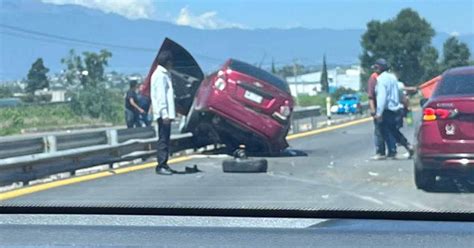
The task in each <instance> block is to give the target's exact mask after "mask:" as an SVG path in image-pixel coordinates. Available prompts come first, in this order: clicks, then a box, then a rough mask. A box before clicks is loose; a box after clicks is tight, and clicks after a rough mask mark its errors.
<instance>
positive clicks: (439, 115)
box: [423, 108, 458, 121]
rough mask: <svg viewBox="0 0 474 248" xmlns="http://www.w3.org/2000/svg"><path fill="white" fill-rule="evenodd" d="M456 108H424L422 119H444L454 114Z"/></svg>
mask: <svg viewBox="0 0 474 248" xmlns="http://www.w3.org/2000/svg"><path fill="white" fill-rule="evenodd" d="M457 113H458V112H457V110H456V109H454V110H448V109H434V108H426V109H424V110H423V120H424V121H434V120H437V119H439V120H445V119H449V118H452V117H454V116H456V114H457Z"/></svg>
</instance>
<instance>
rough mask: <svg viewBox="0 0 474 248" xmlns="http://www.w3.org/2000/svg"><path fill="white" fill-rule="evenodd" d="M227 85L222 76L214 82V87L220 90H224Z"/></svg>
mask: <svg viewBox="0 0 474 248" xmlns="http://www.w3.org/2000/svg"><path fill="white" fill-rule="evenodd" d="M225 86H226V82H225V80H224V79H222V78H218V79H217V80H216V81H215V82H214V87H215V88H216V89H218V90H220V91H223V90H224V89H225Z"/></svg>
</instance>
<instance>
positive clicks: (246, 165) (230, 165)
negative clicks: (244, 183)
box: [222, 158, 268, 173]
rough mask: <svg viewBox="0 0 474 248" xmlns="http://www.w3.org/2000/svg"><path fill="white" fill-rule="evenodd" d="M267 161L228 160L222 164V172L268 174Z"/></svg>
mask: <svg viewBox="0 0 474 248" xmlns="http://www.w3.org/2000/svg"><path fill="white" fill-rule="evenodd" d="M267 169H268V162H267V160H266V159H239V158H237V159H228V160H224V162H222V170H223V171H224V172H230V173H262V172H267Z"/></svg>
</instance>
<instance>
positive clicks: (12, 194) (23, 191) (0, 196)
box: [0, 117, 373, 201]
mask: <svg viewBox="0 0 474 248" xmlns="http://www.w3.org/2000/svg"><path fill="white" fill-rule="evenodd" d="M372 119H373V118H372V117H367V118H364V119H360V120H355V121H351V122H347V123H343V124H340V125H335V126H330V127H325V128H321V129H317V130H313V131H308V132H303V133H298V134H292V135H288V136H287V137H286V139H287V140H292V139H298V138H303V137H307V136H311V135H316V134H319V133H324V132H328V131H332V130H336V129H339V128H344V127H349V126H353V125H357V124H360V123H364V122H368V121H370V120H372ZM191 159H192V157H191V156H183V157H178V158H174V159H170V160H169V163H170V164H174V163H180V162H184V161H188V160H191ZM155 166H156V162H150V163H145V164H140V165H135V166H130V167H126V168H118V169H113V170H110V171H103V172H98V173H95V174H90V175H84V176H79V177H72V178H67V179H62V180H58V181H54V182H49V183H43V184H37V185H32V186H28V187H24V188H20V189H16V190H12V191H8V192H4V193H0V201H3V200H8V199H12V198H16V197H19V196H23V195H28V194H32V193H35V192H39V191H43V190H48V189H52V188H57V187H61V186H65V185H70V184H75V183H80V182H85V181H90V180H94V179H98V178H102V177H108V176H113V175H114V174H124V173H129V172H132V171H138V170H144V169H149V168H153V167H155Z"/></svg>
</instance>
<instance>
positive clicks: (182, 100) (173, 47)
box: [146, 38, 204, 115]
mask: <svg viewBox="0 0 474 248" xmlns="http://www.w3.org/2000/svg"><path fill="white" fill-rule="evenodd" d="M163 51H170V52H171V53H172V54H173V64H174V68H173V70H171V76H172V81H173V88H174V94H175V105H176V111H177V112H178V113H180V114H182V115H187V114H188V112H189V109H190V108H191V105H192V103H193V100H194V95H195V94H196V92H197V90H198V88H199V86H200V85H201V82H202V80H203V79H204V74H203V72H202V70H201V68H200V67H199V65H198V64H197V62H196V60H195V59H194V58H193V56H191V54H190V53H189V52H188V51H186V49H184V48H183V47H182V46H181V45H179V44H178V43H176V42H174V41H173V40H171V39H169V38H166V39H165V40H164V41H163V44H162V45H161V47H160V50H159V52H158V54H157V55H156V57H155V60H154V61H155V62H154V63H153V65H152V67H151V69H150V73H149V75H148V77H147V81H148V84H149V83H150V79H151V74H152V73H153V71H155V69H156V67H157V66H158V64H157V63H156V61H157V58H158V56H159V55H160V53H162V52H163ZM147 81H146V82H147Z"/></svg>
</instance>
